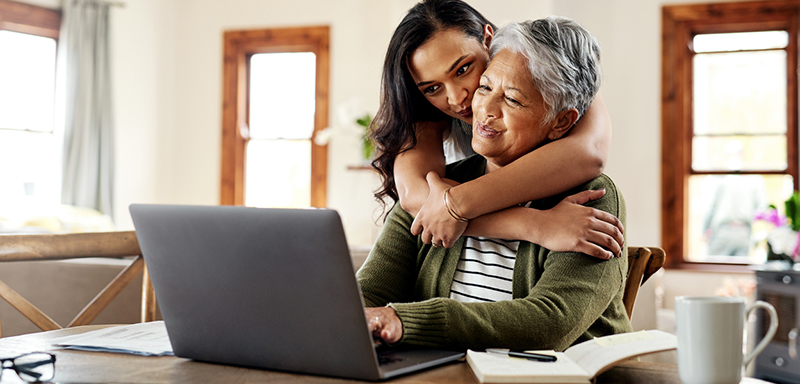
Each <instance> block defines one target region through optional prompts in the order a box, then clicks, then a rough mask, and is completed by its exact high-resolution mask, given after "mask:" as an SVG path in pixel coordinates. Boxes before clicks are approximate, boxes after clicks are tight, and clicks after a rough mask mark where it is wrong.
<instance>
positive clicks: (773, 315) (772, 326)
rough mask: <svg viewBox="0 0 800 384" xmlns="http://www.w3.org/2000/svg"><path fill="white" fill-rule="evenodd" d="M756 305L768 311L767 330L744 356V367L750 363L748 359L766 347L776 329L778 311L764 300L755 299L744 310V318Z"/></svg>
mask: <svg viewBox="0 0 800 384" xmlns="http://www.w3.org/2000/svg"><path fill="white" fill-rule="evenodd" d="M758 307H761V308H764V309H766V310H767V312H768V313H769V329H768V330H767V334H766V335H764V339H762V340H761V342H760V343H758V345H756V347H755V348H753V351H752V352H750V354H748V355H747V357H745V358H744V366H745V367H746V366H747V364H750V360H753V358H754V357H756V355H758V354H759V353H761V351H763V350H764V348H766V347H767V343H769V342H770V341H772V337H773V336H775V331H777V330H778V313H777V312H775V307H773V306H772V304H770V303H767V302H765V301H756V302H755V303H753V304H750V305H749V306H748V307H747V310H746V311H745V314H746V315H745V319H746V318H747V317H749V316H750V312H752V311H753V310H754V309H756V308H758Z"/></svg>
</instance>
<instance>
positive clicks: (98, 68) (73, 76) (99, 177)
mask: <svg viewBox="0 0 800 384" xmlns="http://www.w3.org/2000/svg"><path fill="white" fill-rule="evenodd" d="M110 6H111V5H110V4H109V3H106V2H103V1H99V0H65V1H64V10H63V15H64V16H63V19H62V26H61V33H60V37H59V44H60V45H61V46H62V47H61V48H62V49H60V50H59V51H60V54H61V55H62V57H61V58H60V59H61V60H62V63H64V64H65V79H64V80H65V81H64V85H65V93H66V94H65V101H64V104H65V105H64V108H65V110H64V119H65V126H64V158H63V160H64V161H63V173H62V181H61V202H62V203H64V204H71V205H76V206H81V207H87V208H94V209H97V210H98V211H100V212H102V213H104V214H107V215H109V216H113V212H112V208H113V195H114V188H113V187H114V134H113V133H114V127H113V124H112V111H111V81H110V80H111V73H110V71H109V49H108V48H109V47H108V45H109V44H108V21H109V18H108V14H109V8H110Z"/></svg>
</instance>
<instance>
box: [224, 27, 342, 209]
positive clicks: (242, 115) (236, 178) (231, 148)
mask: <svg viewBox="0 0 800 384" xmlns="http://www.w3.org/2000/svg"><path fill="white" fill-rule="evenodd" d="M329 36H330V28H329V27H327V26H316V27H297V28H268V29H258V30H245V31H227V32H225V33H224V62H223V85H222V169H221V190H220V204H222V205H244V202H245V174H246V173H245V159H246V154H245V151H246V144H247V135H248V133H247V132H248V128H247V127H248V121H247V120H248V115H249V114H248V94H249V89H248V87H249V79H248V74H249V73H250V71H249V68H248V66H249V63H250V57H251V56H252V55H254V54H258V53H272V52H313V53H314V54H315V55H316V56H317V69H316V109H315V111H314V132H313V134H312V136H311V202H310V203H311V206H312V207H325V206H326V205H327V173H328V147H327V145H317V144H316V143H314V137H316V135H317V133H319V132H320V131H321V130H323V129H325V127H327V126H328V86H329V76H330V56H329V51H330V48H329V41H330V37H329Z"/></svg>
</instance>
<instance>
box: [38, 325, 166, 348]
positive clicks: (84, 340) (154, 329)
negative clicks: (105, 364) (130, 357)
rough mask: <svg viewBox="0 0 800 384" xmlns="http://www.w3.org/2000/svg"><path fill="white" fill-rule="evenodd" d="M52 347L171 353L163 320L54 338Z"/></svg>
mask: <svg viewBox="0 0 800 384" xmlns="http://www.w3.org/2000/svg"><path fill="white" fill-rule="evenodd" d="M51 343H52V344H53V345H54V346H57V347H62V348H65V349H77V350H81V351H98V352H118V353H130V354H134V355H142V356H171V355H174V354H173V353H172V345H171V344H170V342H169V337H168V336H167V328H166V326H164V322H163V321H153V322H150V323H138V324H131V325H121V326H118V327H109V328H103V329H100V330H97V331H91V332H85V333H81V334H79V335H70V336H64V337H57V338H55V339H52V340H51Z"/></svg>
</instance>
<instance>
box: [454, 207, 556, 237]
mask: <svg viewBox="0 0 800 384" xmlns="http://www.w3.org/2000/svg"><path fill="white" fill-rule="evenodd" d="M540 214H541V211H539V210H537V209H531V208H524V207H513V208H506V209H503V210H500V211H496V212H492V213H487V214H485V215H483V216H479V217H476V218H474V219H472V220H470V221H469V225H468V226H467V229H466V230H465V231H464V235H465V236H482V237H492V238H496V239H508V240H524V241H527V242H530V243H535V244H540V238H539V236H538V235H539V230H538V226H539V225H541V224H545V223H543V221H542V220H538V219H537V217H539V216H540Z"/></svg>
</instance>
